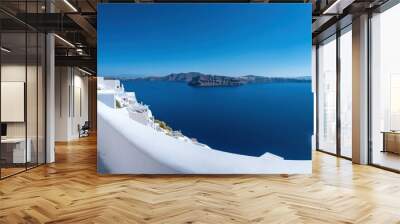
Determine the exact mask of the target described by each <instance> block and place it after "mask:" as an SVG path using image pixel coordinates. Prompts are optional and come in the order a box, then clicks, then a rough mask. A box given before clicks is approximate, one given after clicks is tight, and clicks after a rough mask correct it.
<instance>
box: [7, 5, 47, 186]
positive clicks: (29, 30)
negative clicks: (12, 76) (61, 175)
mask: <svg viewBox="0 0 400 224" xmlns="http://www.w3.org/2000/svg"><path fill="white" fill-rule="evenodd" d="M28 2H29V3H36V11H37V12H39V2H43V1H39V0H36V1H27V0H26V1H23V2H22V3H25V9H24V10H25V21H27V13H28V8H27V5H28ZM0 9H1V13H5V15H7V16H9V17H10V19H15V22H17V23H18V24H21V27H23V29H24V30H19V31H11V32H9V31H5V30H3V29H0V30H1V31H0V46H3V45H4V43H3V37H4V35H3V34H10V33H12V34H14V33H19V34H22V35H24V46H23V47H24V50H23V51H24V54H25V55H24V56H25V58H24V61H25V63H24V64H23V65H22V66H24V67H25V69H24V72H25V74H24V76H25V81H24V132H25V133H24V135H25V136H24V139H25V144H24V147H25V153H24V154H25V155H24V156H25V166H24V169H21V170H20V171H18V172H13V173H11V174H8V175H4V172H3V171H4V170H3V166H2V164H1V161H2V160H1V158H2V157H1V156H2V144H0V180H3V179H5V178H8V177H11V176H14V175H16V174H19V173H22V172H25V171H27V170H30V169H33V168H36V167H38V166H40V165H43V164H46V162H47V158H46V157H47V155H46V154H47V153H46V148H47V141H46V136H47V132H46V126H47V124H46V118H47V114H46V107H47V105H46V96H47V88H46V85H47V81H46V78H47V49H46V48H47V38H46V33H45V32H41V31H40V30H37V29H36V28H33V27H32V26H30V25H28V24H27V23H26V22H24V21H22V20H20V19H18V18H16V17H13V16H12V14H11V13H8V12H7V11H6V10H4V9H2V8H0ZM46 11H47V8H46ZM1 26H2V23H0V28H1ZM28 34H31V35H32V37H33V38H36V41H33V42H32V43H30V42H28V41H29V40H28ZM40 37H41V38H40ZM40 41H42V42H41V44H42V45H41V44H40ZM29 44H32V46H29ZM40 46H42V49H41V51H40V52H39V49H40ZM28 48H34V49H33V50H32V51H28ZM28 53H33V54H34V55H35V57H36V59H35V60H33V61H32V60H30V59H29V58H28ZM2 54H3V52H1V53H0V82H1V81H2V77H3V76H2V67H3V66H4V62H5V60H4V57H3V55H2ZM39 57H41V59H42V60H43V61H42V63H41V64H40V60H39ZM28 62H29V63H33V66H32V67H35V69H33V70H32V69H31V70H32V72H31V74H30V75H33V76H32V77H33V78H34V79H35V82H36V83H33V84H32V86H31V88H34V91H35V92H34V93H32V94H28V91H27V89H28V65H29V63H28ZM39 66H41V68H42V70H41V82H42V86H39V74H40V73H39ZM40 87H41V89H40ZM39 90H41V91H42V92H41V93H40V94H41V95H40V96H39ZM34 95H35V96H34ZM29 96H30V97H33V98H34V100H35V102H34V103H36V109H34V111H33V112H34V113H36V114H33V116H34V118H33V119H36V121H34V120H33V121H32V125H33V126H32V127H33V129H32V130H33V131H34V132H35V134H34V136H32V137H31V138H32V141H35V142H36V158H35V159H36V161H34V162H33V163H29V166H28V153H27V150H28V149H27V148H28V120H29V118H28V115H29V114H28V97H29ZM39 100H40V101H41V103H42V105H41V108H42V111H41V112H42V113H39ZM0 101H1V85H0ZM1 109H4V108H1V105H0V110H1ZM0 123H2V122H1V113H0ZM39 123H40V124H41V128H42V130H41V131H42V132H41V134H39ZM35 125H36V127H35ZM39 135H41V138H42V139H41V141H42V142H41V144H39V142H40V139H39ZM39 145H40V148H41V149H40V150H39ZM40 151H41V153H42V154H41V157H39V153H40ZM42 157H43V158H42Z"/></svg>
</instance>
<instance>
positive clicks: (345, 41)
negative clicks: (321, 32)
mask: <svg viewBox="0 0 400 224" xmlns="http://www.w3.org/2000/svg"><path fill="white" fill-rule="evenodd" d="M339 52H340V93H339V94H340V154H341V156H344V157H347V158H351V157H352V148H351V145H352V74H353V72H352V33H351V26H348V27H347V28H346V29H344V30H342V31H341V35H340V50H339Z"/></svg>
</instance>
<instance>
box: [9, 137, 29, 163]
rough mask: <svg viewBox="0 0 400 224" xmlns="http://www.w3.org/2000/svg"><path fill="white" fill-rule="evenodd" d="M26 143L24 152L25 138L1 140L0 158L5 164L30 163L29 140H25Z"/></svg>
mask: <svg viewBox="0 0 400 224" xmlns="http://www.w3.org/2000/svg"><path fill="white" fill-rule="evenodd" d="M26 142H27V143H28V144H27V146H28V147H26V152H25V138H5V139H1V156H2V157H3V159H5V160H6V163H26V162H31V160H32V153H31V145H32V144H31V139H29V138H28V139H27V140H26Z"/></svg>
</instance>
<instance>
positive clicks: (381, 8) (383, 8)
mask: <svg viewBox="0 0 400 224" xmlns="http://www.w3.org/2000/svg"><path fill="white" fill-rule="evenodd" d="M398 4H400V0H388V1H386V2H385V3H384V4H382V5H380V6H379V7H377V8H375V9H371V10H369V11H368V32H367V33H368V35H367V39H368V54H367V60H368V69H367V72H368V125H367V128H368V165H371V166H373V167H377V168H380V169H383V170H387V171H391V172H394V173H400V170H398V169H394V168H390V167H388V166H384V165H380V164H377V163H374V160H373V154H374V153H373V150H374V149H373V140H372V139H373V129H372V120H373V118H372V116H373V114H372V107H373V102H372V93H373V92H374V89H373V88H372V56H373V54H374V52H373V47H372V41H373V38H372V31H373V28H372V19H373V14H374V13H383V12H385V11H386V10H388V9H390V8H392V7H394V6H396V5H398Z"/></svg>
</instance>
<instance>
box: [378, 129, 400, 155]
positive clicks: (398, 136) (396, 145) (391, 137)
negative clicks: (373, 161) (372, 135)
mask: <svg viewBox="0 0 400 224" xmlns="http://www.w3.org/2000/svg"><path fill="white" fill-rule="evenodd" d="M382 134H383V150H382V152H392V153H396V154H400V131H383V132H382Z"/></svg>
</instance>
